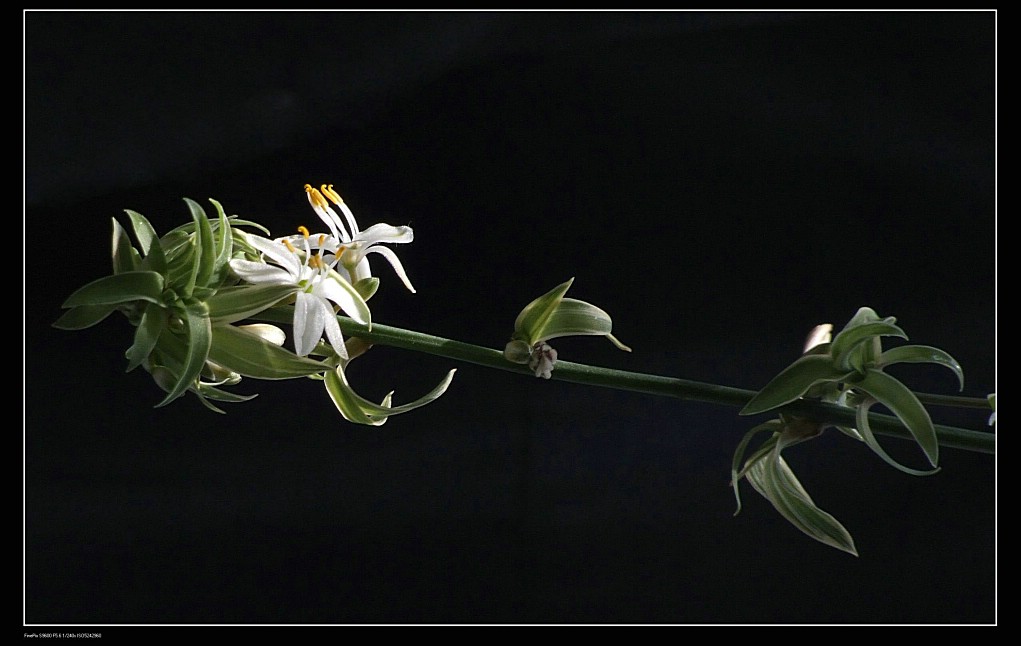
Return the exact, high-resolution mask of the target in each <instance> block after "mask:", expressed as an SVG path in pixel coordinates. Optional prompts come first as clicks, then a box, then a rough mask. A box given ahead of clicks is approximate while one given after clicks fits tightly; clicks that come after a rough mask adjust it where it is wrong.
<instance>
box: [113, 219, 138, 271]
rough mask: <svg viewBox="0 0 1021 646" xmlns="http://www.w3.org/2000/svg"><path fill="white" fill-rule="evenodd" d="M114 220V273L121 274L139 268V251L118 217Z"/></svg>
mask: <svg viewBox="0 0 1021 646" xmlns="http://www.w3.org/2000/svg"><path fill="white" fill-rule="evenodd" d="M111 220H113V240H112V241H111V247H112V250H111V255H112V257H113V273H115V274H119V273H122V272H125V271H135V270H136V269H138V261H137V259H136V257H137V255H138V251H137V250H136V249H135V248H134V247H132V246H131V238H129V237H128V232H127V231H125V230H124V227H122V226H121V224H120V222H118V221H117V220H116V218H111Z"/></svg>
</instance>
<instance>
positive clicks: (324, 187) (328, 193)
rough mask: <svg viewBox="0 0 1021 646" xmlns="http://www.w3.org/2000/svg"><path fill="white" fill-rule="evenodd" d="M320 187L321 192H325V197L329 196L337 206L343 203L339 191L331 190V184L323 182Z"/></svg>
mask: <svg viewBox="0 0 1021 646" xmlns="http://www.w3.org/2000/svg"><path fill="white" fill-rule="evenodd" d="M321 188H322V191H323V193H325V194H326V197H328V198H330V201H331V202H333V203H334V204H336V205H337V206H340V205H341V204H343V203H344V200H342V199H341V197H340V193H338V192H337V191H335V190H333V184H323V185H322V187H321Z"/></svg>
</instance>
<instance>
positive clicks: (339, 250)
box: [336, 247, 347, 260]
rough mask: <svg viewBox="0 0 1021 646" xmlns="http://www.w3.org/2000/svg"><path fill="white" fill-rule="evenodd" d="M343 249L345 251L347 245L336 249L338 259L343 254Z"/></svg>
mask: <svg viewBox="0 0 1021 646" xmlns="http://www.w3.org/2000/svg"><path fill="white" fill-rule="evenodd" d="M345 251H347V247H340V248H339V249H337V254H336V255H337V259H338V260H339V259H340V257H341V256H343V255H344V252H345Z"/></svg>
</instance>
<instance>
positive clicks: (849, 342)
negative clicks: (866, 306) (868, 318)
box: [830, 321, 908, 370]
mask: <svg viewBox="0 0 1021 646" xmlns="http://www.w3.org/2000/svg"><path fill="white" fill-rule="evenodd" d="M876 336H896V337H900V338H902V339H906V338H908V337H907V335H906V334H904V330H902V329H900V328H899V327H897V326H896V325H894V324H893V323H890V322H888V321H876V322H874V323H863V324H861V325H856V326H854V327H852V328H845V329H844V330H843V331H842V332H841V333H840V334H838V335H837V336H836V338H835V339H833V343H832V344H831V346H830V354H831V355H832V356H833V362H834V364H835V365H836V366H838V367H839V368H841V369H843V370H850V369H852V367H855V366H854V365H853V363H852V362H853V359H852V358H851V353H852V351H853V350H854V349H855V348H857V347H858V346H859V345H861V344H862V343H865V342H866V341H869V340H871V339H872V337H876ZM866 367H867V366H866Z"/></svg>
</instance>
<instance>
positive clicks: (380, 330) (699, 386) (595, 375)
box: [263, 310, 996, 453]
mask: <svg viewBox="0 0 1021 646" xmlns="http://www.w3.org/2000/svg"><path fill="white" fill-rule="evenodd" d="M263 314H264V318H269V319H271V320H278V319H279V320H278V322H281V323H289V322H290V321H291V315H290V314H288V313H284V312H280V313H278V314H279V317H278V316H274V312H273V311H272V310H267V311H266V312H264V313H263ZM337 320H338V321H339V323H340V328H341V329H342V330H343V331H344V332H345V333H346V334H348V335H350V336H357V337H360V338H363V339H365V340H367V341H370V342H372V343H375V344H379V345H388V346H393V347H395V348H402V349H405V350H412V351H415V352H424V353H427V354H433V355H437V356H441V357H446V358H449V359H456V360H458V361H465V362H468V363H474V364H476V365H480V366H485V367H487V368H495V369H497V370H505V371H507V372H516V373H518V374H523V375H529V376H532V372H531V371H530V370H529V369H528V368H527V367H525V366H522V365H518V364H514V363H510V362H509V361H507V359H505V358H504V356H503V352H501V351H500V350H494V349H492V348H485V347H482V346H478V345H473V344H471V343H464V342H461V341H454V340H451V339H445V338H443V337H438V336H433V335H431V334H423V333H422V332H414V331H412V330H405V329H402V328H396V327H391V326H388V325H381V324H379V323H374V324H373V325H372V330H371V331H369V330H368V329H366V328H365V326H363V325H360V324H358V323H355V322H354V321H352V320H351V319H348V318H346V317H343V316H338V317H337ZM553 378H554V379H559V380H561V381H569V382H573V383H577V384H585V385H589V386H603V387H606V388H614V389H616V390H630V391H634V392H640V393H646V394H649V395H659V396H663V397H673V398H676V399H683V400H689V401H701V402H708V403H712V404H722V405H725V406H737V407H743V406H744V405H745V404H746V403H748V401H749V400H750V399H751V398H752V397H753V396H754V395H755V391H753V390H745V389H742V388H732V387H730V386H720V385H717V384H709V383H704V382H700V381H691V380H688V379H677V378H673V377H662V376H659V375H648V374H643V373H638V372H627V371H624V370H614V369H612V368H601V367H598V366H590V365H586V364H582V363H573V362H570V361H558V362H557V367H556V370H554V371H553ZM926 397H927V398H928V399H929V401H930V402H931V403H942V402H944V401H948V400H951V399H953V398H944V397H942V396H939V395H926ZM934 399H938V400H939V402H937V401H935V400H934ZM958 399H961V400H967V401H968V402H977V401H979V400H974V399H973V398H958ZM981 401H983V402H985V400H981ZM950 405H960V404H950ZM985 406H986V407H988V403H986V404H985ZM783 410H785V411H789V412H791V413H795V414H797V415H801V416H804V417H810V418H812V419H816V420H818V421H820V422H826V423H830V424H837V425H840V426H854V425H855V424H856V420H855V412H854V411H853V410H851V409H848V408H844V407H841V406H837V405H835V404H826V403H823V402H816V401H809V400H802V401H798V402H794V403H792V404H789V405H788V406H786V407H784V409H783ZM869 421H870V422H871V427H872V430H873V432H876V433H881V434H883V435H889V436H893V437H899V438H903V439H907V440H911V439H913V438H912V436H911V433H910V432H909V431H908V430H907V429H906V428H905V427H904V426H903V425H902V424H901V423H900V421H899V420H898V419H897V418H896V417H893V416H890V415H881V414H878V413H870V414H869ZM935 427H936V436H937V438H938V439H939V443H940V444H941V445H942V446H946V447H951V448H958V449H965V450H968V451H975V452H979V453H995V452H996V436H995V434H994V433H988V432H982V431H972V430H968V429H963V428H957V427H954V426H944V425H940V424H936V425H935Z"/></svg>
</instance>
